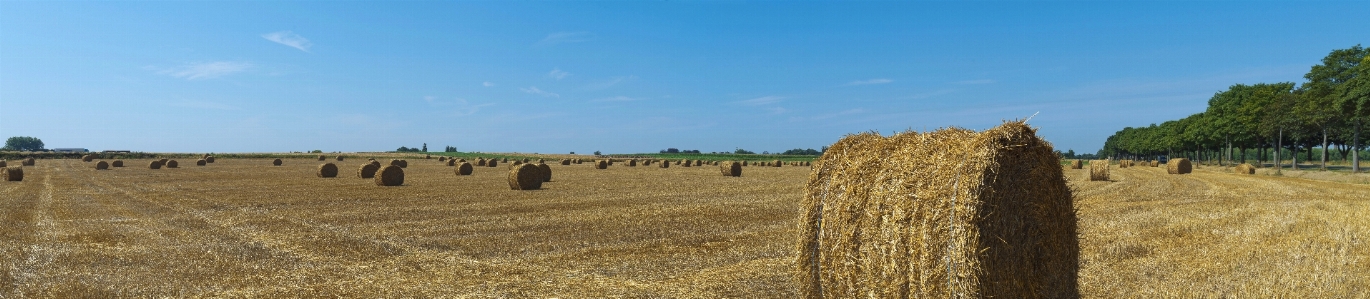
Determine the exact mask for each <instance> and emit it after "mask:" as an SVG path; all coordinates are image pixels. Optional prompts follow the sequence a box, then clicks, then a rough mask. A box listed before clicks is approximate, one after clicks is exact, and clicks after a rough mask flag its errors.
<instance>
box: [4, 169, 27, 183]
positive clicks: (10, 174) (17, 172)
mask: <svg viewBox="0 0 1370 299" xmlns="http://www.w3.org/2000/svg"><path fill="white" fill-rule="evenodd" d="M0 176H3V178H0V179H4V180H5V181H7V182H19V181H23V180H24V168H23V167H18V166H14V167H0Z"/></svg>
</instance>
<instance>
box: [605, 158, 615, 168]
mask: <svg viewBox="0 0 1370 299" xmlns="http://www.w3.org/2000/svg"><path fill="white" fill-rule="evenodd" d="M605 161H608V162H609V166H614V159H608V160H605Z"/></svg>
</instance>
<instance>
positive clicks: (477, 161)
mask: <svg viewBox="0 0 1370 299" xmlns="http://www.w3.org/2000/svg"><path fill="white" fill-rule="evenodd" d="M476 166H485V159H476Z"/></svg>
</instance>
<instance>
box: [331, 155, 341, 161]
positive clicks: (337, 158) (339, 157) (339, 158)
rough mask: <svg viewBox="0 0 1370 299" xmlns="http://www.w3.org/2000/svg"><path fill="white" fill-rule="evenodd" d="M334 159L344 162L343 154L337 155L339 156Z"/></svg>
mask: <svg viewBox="0 0 1370 299" xmlns="http://www.w3.org/2000/svg"><path fill="white" fill-rule="evenodd" d="M333 160H336V161H338V162H342V160H343V156H337V157H335V158H333Z"/></svg>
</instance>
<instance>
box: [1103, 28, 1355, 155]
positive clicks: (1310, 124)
mask: <svg viewBox="0 0 1370 299" xmlns="http://www.w3.org/2000/svg"><path fill="white" fill-rule="evenodd" d="M1368 52H1370V51H1367V50H1366V49H1365V48H1362V47H1361V46H1360V45H1356V46H1355V47H1351V48H1349V49H1340V50H1335V51H1332V53H1331V54H1328V55H1327V57H1325V58H1323V59H1322V64H1319V65H1314V66H1313V68H1312V69H1311V70H1309V71H1308V74H1306V75H1304V79H1307V80H1308V81H1307V82H1304V83H1303V84H1295V83H1293V82H1280V83H1259V84H1254V85H1246V84H1237V85H1233V86H1232V87H1229V88H1228V89H1227V90H1226V91H1222V92H1218V93H1217V94H1214V95H1213V98H1211V99H1209V100H1208V109H1207V110H1205V111H1204V112H1200V113H1195V114H1194V115H1190V116H1189V117H1185V118H1183V119H1178V120H1172V121H1167V122H1163V123H1161V124H1160V125H1156V124H1151V126H1148V127H1141V128H1132V127H1128V128H1123V130H1121V131H1118V132H1117V133H1114V134H1113V136H1109V137H1108V140H1107V141H1105V142H1104V147H1103V149H1101V150H1099V156H1107V157H1114V158H1119V159H1138V160H1145V159H1146V158H1147V157H1153V156H1158V155H1169V156H1173V157H1188V158H1190V159H1191V160H1196V161H1204V160H1207V161H1210V162H1211V161H1213V160H1216V161H1217V163H1218V164H1219V165H1225V164H1227V163H1231V161H1233V160H1235V159H1239V160H1240V161H1241V162H1243V163H1244V162H1246V159H1247V158H1248V155H1247V154H1248V152H1247V150H1253V152H1252V153H1253V154H1255V159H1256V161H1257V162H1264V161H1269V160H1266V159H1273V160H1274V161H1281V160H1283V159H1289V160H1292V161H1293V162H1294V165H1295V167H1297V162H1298V161H1299V160H1298V154H1299V149H1301V148H1302V149H1305V152H1304V153H1305V154H1306V155H1305V157H1304V159H1305V161H1307V160H1312V156H1313V150H1314V149H1315V148H1320V149H1322V150H1321V153H1320V155H1319V156H1320V158H1319V159H1320V160H1321V162H1322V168H1323V169H1326V168H1327V160H1328V154H1329V150H1327V149H1328V148H1329V146H1331V147H1335V151H1336V152H1334V153H1333V154H1340V156H1341V158H1342V159H1343V160H1345V159H1347V156H1348V155H1347V154H1348V151H1349V152H1350V153H1349V154H1350V155H1349V156H1350V159H1351V167H1352V171H1357V172H1359V171H1360V154H1359V152H1360V151H1362V150H1363V149H1364V148H1365V146H1364V145H1363V142H1364V140H1363V139H1364V138H1363V136H1361V135H1362V132H1363V131H1364V130H1365V126H1366V125H1370V55H1367V54H1370V53H1368ZM1275 149H1285V150H1287V151H1288V153H1289V155H1288V156H1281V152H1282V151H1281V150H1275ZM1234 154H1236V155H1237V156H1236V157H1233V155H1234Z"/></svg>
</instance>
